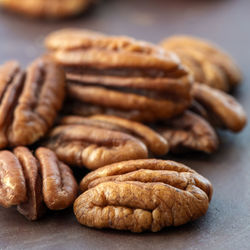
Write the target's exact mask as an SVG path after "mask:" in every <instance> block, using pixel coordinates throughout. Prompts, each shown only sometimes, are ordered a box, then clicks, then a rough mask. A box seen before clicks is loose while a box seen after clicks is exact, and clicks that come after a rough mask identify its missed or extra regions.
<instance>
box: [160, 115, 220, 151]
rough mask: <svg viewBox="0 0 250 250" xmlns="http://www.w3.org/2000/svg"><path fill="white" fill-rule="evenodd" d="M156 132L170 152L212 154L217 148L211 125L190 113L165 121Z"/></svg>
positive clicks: (216, 138) (216, 139)
mask: <svg viewBox="0 0 250 250" xmlns="http://www.w3.org/2000/svg"><path fill="white" fill-rule="evenodd" d="M157 131H158V132H159V133H160V134H161V135H162V136H163V137H164V138H166V140H167V141H168V142H169V145H170V151H171V152H173V153H183V152H186V151H190V150H195V151H203V152H205V153H212V152H214V151H215V150H216V149H217V148H218V144H219V141H218V137H217V134H216V132H215V130H214V129H213V127H211V125H210V124H209V123H208V122H207V121H206V120H205V119H203V118H202V117H201V116H199V115H196V114H194V113H193V112H191V111H186V112H185V113H184V114H182V115H180V116H178V117H176V118H172V119H171V120H168V121H165V122H164V124H161V125H159V126H158V129H157Z"/></svg>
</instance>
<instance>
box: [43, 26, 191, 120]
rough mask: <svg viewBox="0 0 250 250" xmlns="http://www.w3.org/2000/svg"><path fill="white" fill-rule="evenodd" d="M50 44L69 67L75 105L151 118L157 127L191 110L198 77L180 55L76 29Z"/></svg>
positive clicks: (51, 37) (53, 38) (56, 34)
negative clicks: (161, 121)
mask: <svg viewBox="0 0 250 250" xmlns="http://www.w3.org/2000/svg"><path fill="white" fill-rule="evenodd" d="M45 43H46V45H47V47H48V48H49V49H50V50H51V55H52V57H53V58H54V59H55V60H56V61H57V62H58V63H60V64H62V65H63V66H64V67H65V70H66V77H67V80H68V85H67V86H68V93H69V98H70V99H72V100H74V101H75V100H77V101H80V102H83V103H87V104H92V105H97V106H102V107H104V108H108V109H109V108H111V109H114V110H121V111H123V112H130V111H134V110H136V111H138V112H140V113H146V112H148V113H149V114H150V115H148V116H147V120H152V121H153V120H157V119H159V118H169V117H172V116H174V115H176V114H180V113H182V112H183V111H184V110H185V109H186V108H187V106H189V104H190V101H191V95H190V90H191V83H192V77H190V76H189V75H188V72H187V71H186V69H185V68H184V67H183V66H182V65H181V63H180V61H179V59H178V57H177V56H176V55H175V54H173V53H171V52H165V51H164V50H163V49H161V48H159V47H157V46H154V45H152V44H149V43H146V42H142V41H136V40H134V39H132V38H128V37H114V36H106V35H104V34H100V33H93V32H90V31H83V30H76V29H73V30H61V31H57V32H54V33H52V34H51V35H49V36H48V37H47V39H46V41H45ZM104 96H105V98H104ZM141 118H144V115H143V116H141ZM149 118H150V119H149Z"/></svg>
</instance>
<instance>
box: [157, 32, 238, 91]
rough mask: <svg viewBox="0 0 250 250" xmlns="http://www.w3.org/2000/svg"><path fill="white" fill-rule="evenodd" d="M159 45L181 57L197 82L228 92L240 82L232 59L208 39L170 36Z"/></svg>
mask: <svg viewBox="0 0 250 250" xmlns="http://www.w3.org/2000/svg"><path fill="white" fill-rule="evenodd" d="M161 45H162V46H163V47H164V48H165V49H166V50H167V51H168V50H172V51H174V52H175V53H176V54H177V55H178V56H179V57H180V58H181V61H182V63H183V64H184V65H185V66H186V67H187V68H188V69H189V70H190V72H191V73H192V75H193V77H194V79H195V81H196V82H198V83H203V84H207V85H208V86H210V87H213V88H216V89H220V90H223V91H226V92H228V91H230V90H231V89H233V88H234V87H235V86H237V85H238V84H239V83H240V82H241V79H242V76H241V72H240V70H239V68H238V67H237V65H236V64H235V63H234V61H233V59H232V58H231V57H230V56H229V55H228V54H226V53H225V52H224V51H223V50H222V49H221V48H219V47H217V46H216V45H214V44H212V43H211V42H209V41H205V40H202V39H200V38H196V37H191V36H172V37H169V38H167V39H165V40H164V41H162V42H161Z"/></svg>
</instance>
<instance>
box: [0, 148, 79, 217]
mask: <svg viewBox="0 0 250 250" xmlns="http://www.w3.org/2000/svg"><path fill="white" fill-rule="evenodd" d="M35 154H36V156H34V155H33V154H32V153H31V151H30V150H29V149H28V148H26V147H17V148H15V149H14V151H13V153H12V152H10V151H1V152H0V162H1V169H0V171H1V172H0V176H1V180H0V184H1V189H0V204H1V205H2V206H5V207H9V206H11V205H18V207H17V209H18V211H19V212H20V213H21V214H23V215H24V216H25V217H26V218H27V219H29V220H37V219H38V218H40V217H41V216H42V215H43V214H44V212H45V210H46V207H48V208H49V209H51V210H61V209H64V208H67V207H69V206H70V205H72V203H73V202H74V200H75V198H76V195H77V190H78V186H77V183H76V180H75V179H74V176H73V174H72V171H71V169H70V168H69V167H68V166H66V165H65V164H63V163H62V162H60V161H58V160H57V158H56V156H55V153H53V152H52V151H51V150H49V149H46V148H41V147H40V148H38V149H37V150H36V153H35ZM45 205H46V206H45Z"/></svg>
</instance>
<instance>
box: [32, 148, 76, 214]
mask: <svg viewBox="0 0 250 250" xmlns="http://www.w3.org/2000/svg"><path fill="white" fill-rule="evenodd" d="M36 157H37V159H38V160H39V163H40V166H41V171H42V176H43V196H44V202H45V204H46V206H47V207H48V208H49V209H51V210H61V209H64V208H66V207H69V206H70V205H71V204H72V203H73V202H74V200H75V198H76V195H77V189H78V186H77V183H76V180H75V178H74V176H73V174H72V171H71V169H70V168H69V167H68V166H67V165H65V164H64V163H62V162H60V161H59V160H58V159H57V157H56V155H55V153H54V152H52V151H51V150H49V149H47V148H38V149H37V150H36Z"/></svg>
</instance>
